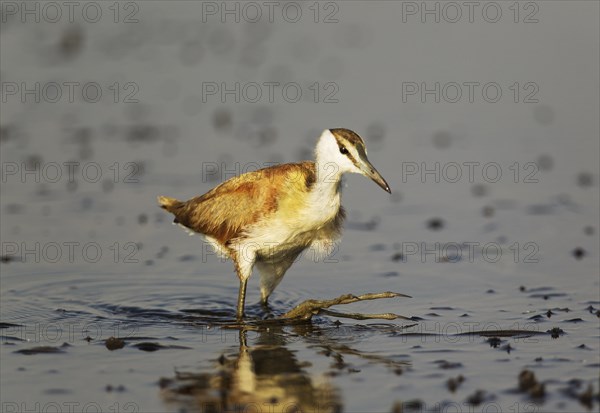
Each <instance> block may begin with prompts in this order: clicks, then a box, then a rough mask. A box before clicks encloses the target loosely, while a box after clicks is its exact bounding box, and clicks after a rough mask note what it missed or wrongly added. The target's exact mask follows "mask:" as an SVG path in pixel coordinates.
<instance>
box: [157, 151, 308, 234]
mask: <svg viewBox="0 0 600 413" xmlns="http://www.w3.org/2000/svg"><path fill="white" fill-rule="evenodd" d="M315 176H316V175H315V166H314V163H313V162H302V163H296V164H283V165H276V166H272V167H270V168H264V169H260V170H258V171H254V172H248V173H246V174H243V175H240V176H237V177H234V178H231V179H229V180H227V181H225V182H223V183H222V184H221V185H219V186H217V187H215V188H214V189H212V190H210V191H209V192H207V193H206V194H204V195H202V196H199V197H195V198H192V199H190V200H188V201H185V202H180V203H177V204H173V205H170V207H169V208H168V210H169V211H170V212H171V213H173V214H174V215H175V222H177V223H180V224H181V225H184V226H186V227H188V228H190V229H192V230H193V231H196V232H199V233H202V234H206V235H209V236H211V237H213V238H216V239H217V240H218V241H219V242H220V243H221V244H223V245H227V244H228V241H230V240H231V239H234V238H237V237H239V236H240V235H242V233H243V231H244V230H245V229H247V228H248V227H249V226H251V225H252V224H254V223H256V222H257V221H259V220H261V219H263V218H265V217H266V216H268V215H270V214H272V213H273V212H275V211H276V210H277V207H278V201H279V199H280V198H281V197H282V196H285V195H287V194H289V193H290V191H308V190H309V189H310V186H311V185H312V184H313V183H314V182H315Z"/></svg>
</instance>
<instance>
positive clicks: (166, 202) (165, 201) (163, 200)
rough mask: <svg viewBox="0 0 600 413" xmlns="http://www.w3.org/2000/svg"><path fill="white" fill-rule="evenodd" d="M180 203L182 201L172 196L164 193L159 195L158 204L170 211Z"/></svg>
mask: <svg viewBox="0 0 600 413" xmlns="http://www.w3.org/2000/svg"><path fill="white" fill-rule="evenodd" d="M180 204H181V202H180V201H178V200H176V199H175V198H170V197H168V196H162V195H159V196H158V205H160V207H161V208H162V209H166V210H167V211H169V212H173V209H174V208H175V207H177V206H178V205H180Z"/></svg>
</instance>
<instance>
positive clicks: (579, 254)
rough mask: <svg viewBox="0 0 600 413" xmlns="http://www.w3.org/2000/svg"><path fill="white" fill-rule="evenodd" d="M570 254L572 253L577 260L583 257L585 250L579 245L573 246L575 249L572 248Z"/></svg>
mask: <svg viewBox="0 0 600 413" xmlns="http://www.w3.org/2000/svg"><path fill="white" fill-rule="evenodd" d="M572 254H573V256H574V257H575V259H578V260H580V259H582V258H583V257H585V255H586V252H585V250H584V249H583V248H581V247H577V248H575V249H574V250H573V252H572Z"/></svg>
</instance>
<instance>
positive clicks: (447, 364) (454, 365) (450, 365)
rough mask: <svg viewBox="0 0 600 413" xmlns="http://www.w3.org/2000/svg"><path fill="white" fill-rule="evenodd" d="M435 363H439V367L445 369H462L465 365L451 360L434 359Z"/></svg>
mask: <svg viewBox="0 0 600 413" xmlns="http://www.w3.org/2000/svg"><path fill="white" fill-rule="evenodd" d="M434 363H435V364H437V365H438V367H439V368H440V369H443V370H452V369H460V368H462V367H463V364H462V363H458V362H451V361H448V360H436V361H434Z"/></svg>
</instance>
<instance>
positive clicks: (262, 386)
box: [161, 327, 342, 413]
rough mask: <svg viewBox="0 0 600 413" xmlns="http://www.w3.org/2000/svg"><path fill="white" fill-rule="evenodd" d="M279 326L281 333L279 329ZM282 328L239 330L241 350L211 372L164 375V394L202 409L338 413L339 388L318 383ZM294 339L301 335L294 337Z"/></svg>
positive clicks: (188, 407) (168, 399) (167, 398)
mask: <svg viewBox="0 0 600 413" xmlns="http://www.w3.org/2000/svg"><path fill="white" fill-rule="evenodd" d="M278 330H279V331H278ZM281 330H282V328H281V327H275V328H268V329H260V330H258V331H253V332H256V333H257V334H258V336H257V338H256V340H253V341H255V343H256V344H254V345H251V346H248V344H247V342H248V340H247V334H248V330H246V329H242V330H240V331H239V349H236V350H237V352H235V353H234V354H232V355H228V356H225V355H222V356H221V357H219V359H218V360H217V361H215V366H214V367H215V368H214V370H213V371H210V372H201V373H177V374H176V376H175V377H174V378H172V379H162V380H161V387H162V396H163V399H164V400H165V401H166V402H167V403H174V404H176V405H178V407H181V408H183V409H184V410H190V411H201V412H213V411H215V412H221V411H224V412H226V411H230V412H300V411H310V412H318V413H321V412H323V413H325V412H337V411H341V410H342V406H341V401H340V395H339V391H338V390H337V389H336V388H335V387H334V386H333V385H332V384H331V383H329V382H328V381H327V380H323V381H322V382H319V383H317V381H315V380H314V379H312V378H311V377H310V376H309V374H308V373H307V372H306V371H305V369H304V367H305V366H306V365H310V363H302V362H300V361H298V359H297V357H296V354H295V353H294V352H292V351H290V350H289V349H288V348H287V347H286V344H287V343H286V340H287V339H286V337H290V338H291V337H292V336H290V335H286V334H285V333H283V331H281ZM295 337H297V336H296V335H295Z"/></svg>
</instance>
